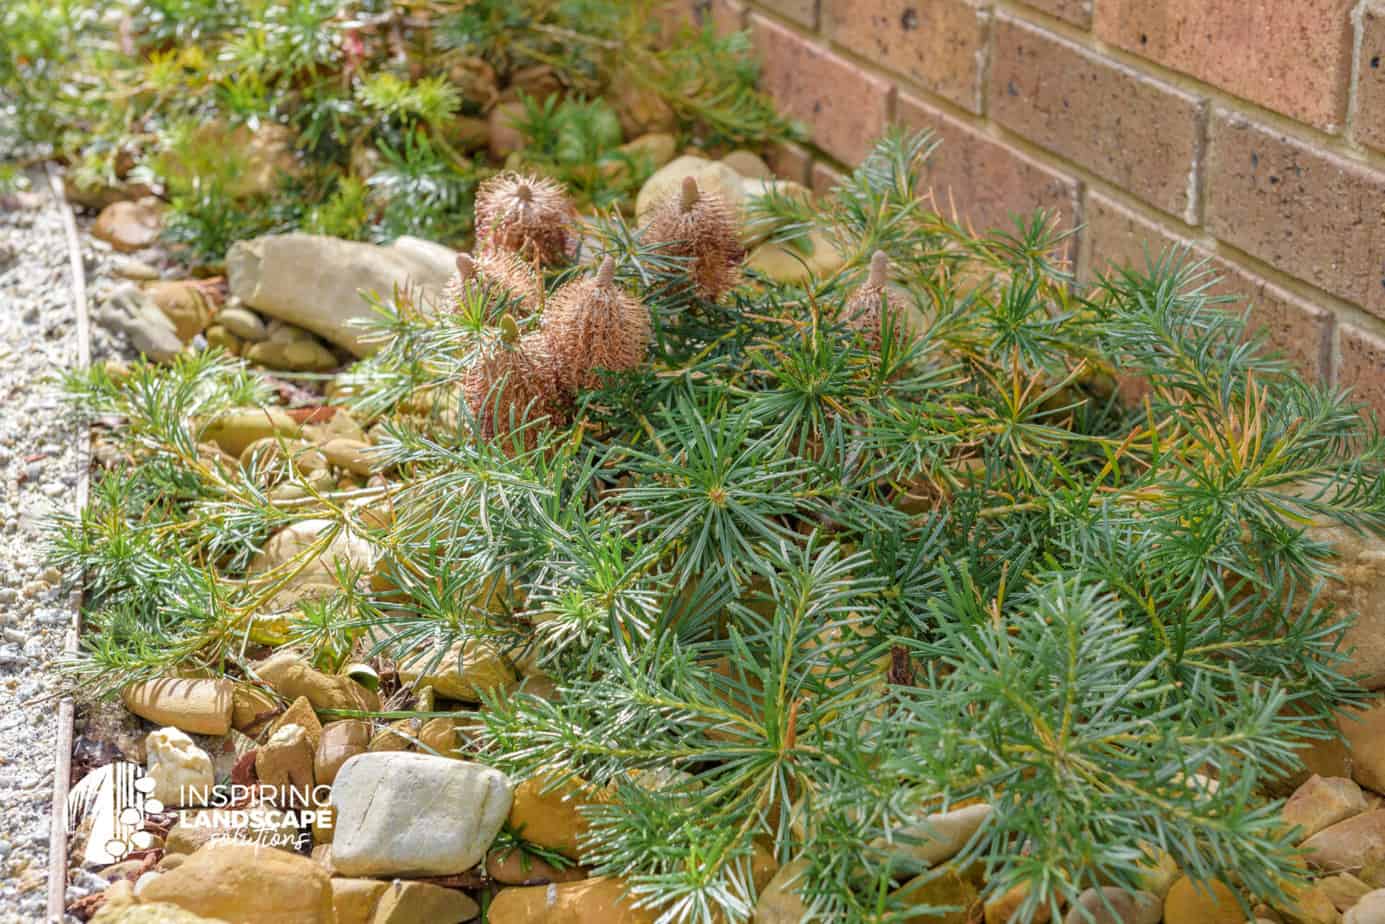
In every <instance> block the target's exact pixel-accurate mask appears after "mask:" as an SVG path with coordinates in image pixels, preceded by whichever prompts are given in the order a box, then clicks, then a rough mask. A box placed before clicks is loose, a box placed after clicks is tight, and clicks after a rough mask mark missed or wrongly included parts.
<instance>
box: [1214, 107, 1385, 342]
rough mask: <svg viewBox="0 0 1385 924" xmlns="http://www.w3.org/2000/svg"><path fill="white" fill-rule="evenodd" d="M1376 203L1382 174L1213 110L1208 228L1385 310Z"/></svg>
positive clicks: (1384, 245)
mask: <svg viewBox="0 0 1385 924" xmlns="http://www.w3.org/2000/svg"><path fill="white" fill-rule="evenodd" d="M1382 203H1385V171H1379V170H1372V169H1370V168H1368V167H1365V166H1362V165H1360V164H1357V163H1355V162H1353V161H1349V160H1346V159H1345V158H1342V157H1338V156H1336V155H1333V154H1328V153H1326V152H1324V151H1321V150H1317V149H1314V148H1312V147H1310V146H1308V145H1306V144H1304V143H1302V142H1300V141H1297V140H1295V139H1292V138H1289V137H1287V136H1285V135H1283V134H1281V133H1279V132H1277V131H1274V130H1272V129H1270V128H1267V127H1265V126H1261V125H1257V124H1254V123H1252V122H1250V121H1249V120H1247V119H1245V118H1244V117H1242V116H1240V115H1237V114H1235V113H1230V112H1226V111H1223V110H1218V111H1217V113H1216V117H1215V118H1214V119H1213V125H1212V130H1211V147H1210V151H1209V155H1208V169H1207V226H1208V228H1209V229H1211V231H1212V232H1213V233H1214V234H1216V235H1217V237H1219V238H1221V239H1222V240H1224V241H1227V242H1229V243H1231V244H1234V245H1236V246H1237V247H1239V248H1241V249H1242V250H1244V251H1246V252H1248V253H1250V254H1253V255H1254V256H1256V257H1258V258H1260V259H1261V260H1264V261H1265V262H1266V263H1270V264H1272V265H1274V266H1276V267H1278V268H1279V269H1281V270H1283V271H1285V272H1287V273H1289V274H1290V275H1293V276H1296V277H1298V278H1299V279H1303V280H1306V281H1308V282H1310V283H1312V284H1313V285H1315V286H1317V287H1318V288H1321V289H1324V290H1326V291H1328V292H1331V293H1333V294H1334V295H1339V296H1341V297H1342V298H1345V299H1348V300H1350V301H1353V302H1356V303H1357V304H1358V305H1362V306H1363V307H1365V308H1366V309H1367V310H1369V311H1371V312H1372V313H1374V314H1376V315H1378V316H1381V317H1385V214H1382V210H1381V206H1382Z"/></svg>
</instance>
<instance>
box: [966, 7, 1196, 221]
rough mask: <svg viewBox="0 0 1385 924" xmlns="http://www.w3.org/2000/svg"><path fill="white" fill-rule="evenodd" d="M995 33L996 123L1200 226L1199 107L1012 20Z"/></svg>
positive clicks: (993, 92) (1105, 60) (1174, 90)
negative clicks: (1198, 187)
mask: <svg viewBox="0 0 1385 924" xmlns="http://www.w3.org/2000/svg"><path fill="white" fill-rule="evenodd" d="M995 31H996V35H995V56H994V63H993V64H992V67H991V79H990V87H991V90H990V108H991V117H992V118H993V119H995V120H996V121H997V122H999V123H1001V124H1002V125H1004V126H1006V127H1007V128H1010V129H1012V130H1014V131H1016V132H1018V133H1019V134H1021V135H1024V136H1025V137H1026V138H1029V139H1031V140H1033V141H1034V142H1036V143H1037V144H1039V145H1041V146H1042V147H1045V148H1047V149H1048V150H1050V151H1053V152H1055V153H1057V154H1061V155H1062V156H1064V157H1067V158H1069V159H1071V160H1073V161H1076V162H1077V163H1079V164H1081V165H1082V166H1084V167H1086V168H1087V169H1089V170H1091V171H1092V172H1093V173H1095V174H1097V175H1098V176H1100V177H1102V178H1103V179H1106V180H1109V181H1111V182H1112V183H1114V184H1116V185H1117V186H1120V187H1121V188H1123V189H1125V190H1128V191H1129V192H1131V193H1132V194H1134V195H1136V196H1138V197H1139V198H1141V199H1143V200H1144V201H1146V202H1148V203H1150V204H1151V205H1153V206H1155V207H1156V208H1159V209H1162V210H1164V211H1165V212H1169V213H1171V214H1174V215H1177V216H1179V217H1181V218H1182V219H1183V220H1184V221H1187V222H1188V223H1190V224H1196V223H1197V220H1198V216H1197V202H1196V200H1195V196H1194V190H1195V189H1196V188H1197V171H1198V149H1199V139H1200V134H1201V125H1202V122H1203V119H1204V116H1205V104H1204V103H1203V101H1202V100H1201V99H1199V98H1197V97H1195V96H1192V95H1190V94H1188V93H1185V92H1183V91H1182V90H1179V89H1177V88H1175V87H1173V86H1170V85H1169V84H1166V83H1164V82H1163V81H1160V80H1156V79H1154V78H1152V77H1148V76H1145V75H1143V74H1139V73H1137V72H1135V71H1133V70H1131V69H1130V68H1127V67H1124V66H1122V65H1120V64H1117V63H1116V62H1114V61H1112V60H1110V59H1108V58H1104V57H1101V56H1099V55H1096V54H1093V53H1091V52H1089V51H1087V50H1085V49H1083V48H1081V47H1079V46H1077V45H1074V44H1073V43H1071V42H1068V41H1065V40H1063V39H1060V38H1059V37H1058V36H1056V35H1054V34H1053V33H1050V32H1045V31H1043V30H1041V29H1038V28H1035V27H1033V26H1030V25H1028V24H1026V23H1022V22H1019V21H1017V20H1014V19H1010V18H1009V17H1001V18H998V19H997V21H996V30H995Z"/></svg>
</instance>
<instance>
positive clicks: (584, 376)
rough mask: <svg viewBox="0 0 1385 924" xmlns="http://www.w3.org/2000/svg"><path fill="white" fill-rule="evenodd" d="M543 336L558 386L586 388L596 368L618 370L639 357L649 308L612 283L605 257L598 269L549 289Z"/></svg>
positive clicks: (644, 345) (610, 267)
mask: <svg viewBox="0 0 1385 924" xmlns="http://www.w3.org/2000/svg"><path fill="white" fill-rule="evenodd" d="M543 336H544V341H545V343H546V344H547V346H548V353H549V355H550V356H551V357H552V358H553V363H554V367H555V368H556V369H557V370H558V375H559V378H560V380H561V382H562V384H563V386H564V387H565V388H567V389H568V390H570V391H576V390H577V389H579V388H591V387H593V386H595V385H596V384H598V382H599V381H600V380H599V378H598V376H597V374H596V370H597V369H610V370H613V371H621V370H625V369H634V368H635V367H637V366H639V365H640V364H641V363H643V362H644V356H645V352H646V351H647V350H648V349H649V340H650V317H649V309H648V308H647V307H645V305H644V303H643V302H641V301H639V300H638V299H636V298H634V297H632V296H631V295H629V294H628V293H627V292H626V291H625V290H624V289H622V288H620V287H619V286H617V285H616V284H615V263H614V261H613V260H612V259H611V258H610V257H607V258H606V259H605V260H604V261H603V262H602V264H601V269H600V270H599V271H598V272H597V273H595V274H594V275H591V276H588V277H586V278H585V279H579V280H577V281H575V282H570V283H568V284H567V285H565V286H563V287H562V288H561V289H559V290H558V292H557V293H555V294H554V296H553V300H552V301H551V302H550V303H549V305H548V309H547V310H546V311H545V312H544V316H543Z"/></svg>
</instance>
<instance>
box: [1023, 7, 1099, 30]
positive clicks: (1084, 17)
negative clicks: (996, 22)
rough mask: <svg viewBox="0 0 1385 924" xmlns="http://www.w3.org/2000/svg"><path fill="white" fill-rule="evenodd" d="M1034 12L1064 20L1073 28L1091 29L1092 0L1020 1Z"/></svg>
mask: <svg viewBox="0 0 1385 924" xmlns="http://www.w3.org/2000/svg"><path fill="white" fill-rule="evenodd" d="M1021 2H1023V3H1024V4H1026V5H1028V6H1032V7H1033V8H1034V9H1036V10H1043V11H1044V12H1045V13H1047V14H1048V15H1050V16H1056V17H1058V18H1059V19H1066V20H1067V21H1068V22H1070V23H1072V24H1073V25H1074V26H1081V27H1082V28H1083V29H1090V28H1091V27H1092V2H1093V0H1021Z"/></svg>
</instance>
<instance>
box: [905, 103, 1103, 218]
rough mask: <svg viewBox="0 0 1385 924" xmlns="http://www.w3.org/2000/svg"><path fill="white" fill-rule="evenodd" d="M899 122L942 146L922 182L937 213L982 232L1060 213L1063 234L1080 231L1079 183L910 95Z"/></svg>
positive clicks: (930, 163) (931, 160)
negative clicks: (1039, 215)
mask: <svg viewBox="0 0 1385 924" xmlns="http://www.w3.org/2000/svg"><path fill="white" fill-rule="evenodd" d="M899 118H900V121H902V122H903V123H904V124H906V125H908V126H909V127H910V128H913V129H921V128H927V129H929V130H931V131H932V132H933V133H934V135H935V136H936V137H937V139H938V141H939V142H941V144H940V145H939V147H938V148H937V150H935V151H934V152H933V155H932V156H931V157H930V158H929V159H928V162H927V164H926V165H925V167H924V173H923V182H924V184H925V185H926V186H927V187H928V188H930V189H931V190H932V191H933V198H934V201H935V203H936V206H937V209H938V211H940V212H941V213H943V214H944V215H949V216H950V215H951V214H952V212H953V207H954V206H955V207H956V211H957V213H958V217H960V218H962V219H963V220H965V221H967V222H970V223H971V224H972V225H974V226H975V227H976V228H978V229H980V230H988V229H991V228H997V227H1001V228H1006V229H1009V228H1013V227H1014V221H1013V220H1012V218H1011V216H1013V215H1022V216H1025V217H1028V216H1030V215H1032V214H1033V213H1034V211H1035V210H1036V209H1040V208H1042V209H1046V210H1047V211H1049V212H1058V213H1059V215H1060V218H1061V224H1062V226H1063V227H1064V228H1073V227H1076V225H1077V212H1078V183H1077V181H1076V180H1074V179H1073V178H1072V177H1070V176H1067V175H1065V174H1063V173H1060V172H1059V171H1057V170H1053V169H1051V168H1049V167H1047V166H1045V165H1043V164H1041V163H1039V162H1038V161H1035V160H1033V159H1032V158H1030V157H1028V156H1027V155H1025V154H1023V153H1021V152H1019V151H1016V150H1015V149H1014V148H1011V147H1009V146H1008V145H1005V144H1003V143H1001V142H999V141H996V140H994V139H992V138H989V137H987V136H986V135H984V134H982V133H981V132H980V131H978V130H976V129H975V128H973V127H972V126H970V125H967V124H966V123H965V122H962V121H961V120H959V119H955V118H953V117H952V116H949V115H947V114H945V113H943V112H941V111H939V110H937V109H934V108H932V107H931V106H928V105H927V104H926V103H924V102H922V101H921V100H918V99H915V98H914V97H911V96H908V95H902V96H900V98H899Z"/></svg>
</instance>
